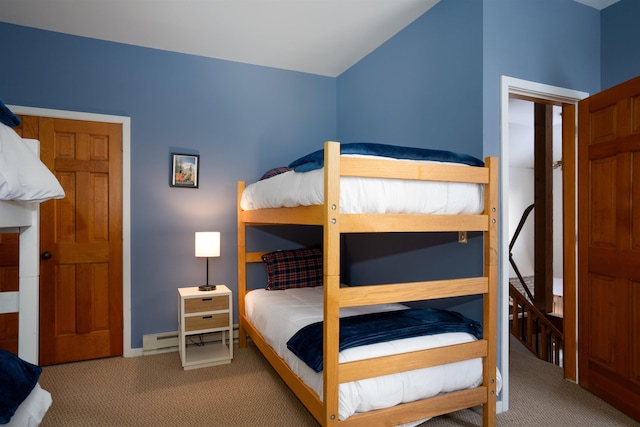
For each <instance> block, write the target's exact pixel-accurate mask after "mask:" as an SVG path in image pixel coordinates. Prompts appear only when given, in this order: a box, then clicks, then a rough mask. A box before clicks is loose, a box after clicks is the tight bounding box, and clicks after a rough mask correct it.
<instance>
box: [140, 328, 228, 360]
mask: <svg viewBox="0 0 640 427" xmlns="http://www.w3.org/2000/svg"><path fill="white" fill-rule="evenodd" d="M203 340H204V342H210V341H211V342H213V341H216V340H218V338H216V336H215V335H207V334H205V335H203ZM233 342H238V325H233ZM137 350H139V349H133V351H134V352H135V353H138V351H137ZM173 351H178V331H171V332H161V333H158V334H149V335H143V336H142V349H141V352H140V354H136V355H138V356H150V355H152V354H162V353H170V352H173Z"/></svg>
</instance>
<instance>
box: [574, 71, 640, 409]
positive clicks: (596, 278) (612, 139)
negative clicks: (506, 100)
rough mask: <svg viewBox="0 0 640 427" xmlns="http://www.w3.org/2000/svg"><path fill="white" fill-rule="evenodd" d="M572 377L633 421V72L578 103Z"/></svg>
mask: <svg viewBox="0 0 640 427" xmlns="http://www.w3.org/2000/svg"><path fill="white" fill-rule="evenodd" d="M578 207H579V209H578V212H579V213H578V278H579V282H578V338H579V341H578V369H579V371H578V381H579V383H580V385H582V386H583V387H585V388H586V389H588V390H590V391H591V392H593V393H594V394H596V395H597V396H600V397H601V398H602V399H604V400H606V401H607V402H609V403H611V404H612V405H613V406H616V407H617V408H619V409H620V410H622V411H623V412H625V413H627V414H629V415H630V416H631V417H633V418H635V419H637V420H639V421H640V77H639V78H636V79H633V80H631V81H629V82H626V83H623V84H621V85H618V86H615V87H613V88H611V89H608V90H606V91H604V92H601V93H599V94H596V95H593V96H591V97H589V98H587V99H585V100H583V101H581V102H580V103H579V104H578Z"/></svg>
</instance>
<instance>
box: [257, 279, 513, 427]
mask: <svg viewBox="0 0 640 427" xmlns="http://www.w3.org/2000/svg"><path fill="white" fill-rule="evenodd" d="M323 298H324V293H323V288H322V287H315V288H297V289H287V290H276V291H274V290H265V289H259V290H254V291H251V292H249V293H248V294H247V296H246V298H245V310H246V315H247V317H248V319H249V321H251V323H252V324H253V326H254V327H255V328H256V329H257V330H258V331H259V332H260V334H261V335H262V336H263V337H264V339H265V341H266V342H267V344H269V345H270V346H271V347H272V348H273V349H274V350H275V351H276V353H277V354H278V355H279V356H280V357H281V358H282V359H283V360H284V361H285V362H286V363H287V364H288V365H289V367H290V368H291V369H292V370H293V372H295V373H296V374H297V375H298V376H299V377H300V378H301V379H302V380H303V381H304V383H305V384H307V385H308V386H309V387H310V388H311V389H313V390H314V391H315V392H316V393H317V394H318V396H320V398H321V399H322V372H316V371H314V370H313V369H312V368H310V367H309V366H308V365H307V364H305V363H304V362H303V361H302V360H300V359H299V358H298V357H297V356H296V355H295V354H294V353H293V352H292V351H290V350H289V349H288V348H287V342H288V341H289V339H290V338H291V337H293V336H294V335H295V334H296V332H298V330H300V329H301V328H303V327H305V326H307V325H310V324H312V323H315V322H319V321H321V320H322V316H323ZM407 308H408V307H407V306H405V305H402V304H379V305H374V306H365V307H350V308H343V309H341V311H340V317H347V316H357V315H361V314H368V313H376V312H388V311H394V310H405V309H407ZM475 339H476V338H475V337H474V336H473V335H472V334H470V333H466V332H448V333H440V334H436V335H427V336H419V337H413V338H403V339H396V340H392V341H387V342H381V343H376V344H368V345H364V346H360V347H353V348H349V349H345V350H342V351H341V352H340V355H339V361H340V362H349V361H354V360H362V359H366V358H371V357H379V356H386V355H391V354H397V353H404V352H409V351H417V350H423V349H428V348H435V347H442V346H447V345H453V344H460V343H465V342H471V341H473V340H475ZM481 383H482V359H481V358H477V359H472V360H466V361H462V362H456V363H450V364H446V365H441V366H434V367H430V368H424V369H418V370H414V371H408V372H403V373H397V374H392V375H385V376H381V377H375V378H368V379H365V380H359V381H354V382H350V383H344V384H340V386H339V394H340V396H339V414H338V415H339V418H340V419H341V420H344V419H346V418H348V417H349V416H351V415H353V414H355V413H360V412H368V411H371V410H376V409H382V408H387V407H391V406H395V405H398V404H400V403H407V402H412V401H415V400H420V399H425V398H429V397H433V396H435V395H438V394H440V393H446V392H451V391H456V390H462V389H467V388H473V387H477V386H479V385H480V384H481ZM500 384H501V379H500V376H499V373H498V390H499V389H500Z"/></svg>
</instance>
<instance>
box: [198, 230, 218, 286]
mask: <svg viewBox="0 0 640 427" xmlns="http://www.w3.org/2000/svg"><path fill="white" fill-rule="evenodd" d="M214 256H215V257H218V256H220V232H219V231H196V257H203V258H204V257H206V258H207V278H206V284H205V285H200V286H198V289H199V290H201V291H213V290H214V289H215V288H216V285H210V284H209V258H211V257H214Z"/></svg>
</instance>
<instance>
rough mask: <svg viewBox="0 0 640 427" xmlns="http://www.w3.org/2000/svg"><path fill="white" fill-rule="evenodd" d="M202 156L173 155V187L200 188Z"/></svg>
mask: <svg viewBox="0 0 640 427" xmlns="http://www.w3.org/2000/svg"><path fill="white" fill-rule="evenodd" d="M199 173H200V156H199V155H197V154H179V153H171V187H182V188H198V184H199V182H198V181H199V179H198V177H199Z"/></svg>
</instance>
